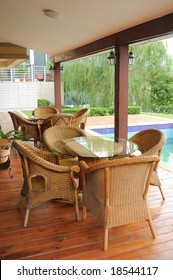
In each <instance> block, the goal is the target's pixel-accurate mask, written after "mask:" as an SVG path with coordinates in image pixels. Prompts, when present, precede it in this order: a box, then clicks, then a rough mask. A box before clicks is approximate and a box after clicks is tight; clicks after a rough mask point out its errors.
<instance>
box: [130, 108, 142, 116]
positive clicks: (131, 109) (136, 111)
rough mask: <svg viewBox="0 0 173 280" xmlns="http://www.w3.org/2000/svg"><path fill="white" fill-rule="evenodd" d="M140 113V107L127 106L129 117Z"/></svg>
mask: <svg viewBox="0 0 173 280" xmlns="http://www.w3.org/2000/svg"><path fill="white" fill-rule="evenodd" d="M140 113H141V107H140V106H128V114H129V115H135V114H140Z"/></svg>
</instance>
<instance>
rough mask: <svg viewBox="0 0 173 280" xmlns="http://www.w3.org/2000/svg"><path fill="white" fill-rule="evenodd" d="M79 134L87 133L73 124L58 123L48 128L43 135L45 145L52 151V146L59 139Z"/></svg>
mask: <svg viewBox="0 0 173 280" xmlns="http://www.w3.org/2000/svg"><path fill="white" fill-rule="evenodd" d="M79 136H86V133H85V132H84V131H83V130H82V129H79V128H76V127H73V126H71V125H58V126H52V127H50V128H48V129H46V130H45V131H44V132H43V135H42V142H43V144H44V146H45V147H46V148H47V149H48V150H49V151H51V146H52V144H54V143H55V142H56V141H58V140H65V139H70V138H74V137H79Z"/></svg>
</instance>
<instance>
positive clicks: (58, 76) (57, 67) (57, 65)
mask: <svg viewBox="0 0 173 280" xmlns="http://www.w3.org/2000/svg"><path fill="white" fill-rule="evenodd" d="M54 84H55V107H56V108H57V109H58V110H59V111H60V112H61V69H60V63H59V62H58V63H55V73H54Z"/></svg>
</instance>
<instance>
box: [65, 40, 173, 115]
mask: <svg viewBox="0 0 173 280" xmlns="http://www.w3.org/2000/svg"><path fill="white" fill-rule="evenodd" d="M133 52H134V54H135V57H136V59H135V63H134V64H133V65H129V92H128V96H129V106H140V107H141V109H142V111H144V112H151V111H153V112H158V111H160V110H161V109H160V106H161V105H162V106H166V105H167V106H169V104H171V103H172V101H173V100H172V94H173V90H172V86H173V85H172V84H173V81H172V79H171V78H170V76H172V73H173V59H172V57H170V56H169V55H168V54H167V49H166V45H165V44H164V43H163V42H162V41H157V42H150V43H146V44H141V45H136V46H134V47H133ZM107 56H108V53H104V54H100V55H96V56H92V57H89V58H83V59H80V60H76V61H72V62H66V63H64V72H63V74H62V82H63V83H62V84H63V86H64V97H65V105H74V106H75V107H77V106H78V107H80V106H82V105H84V104H89V105H90V107H102V108H104V109H105V108H108V107H109V108H110V107H113V106H114V67H112V66H110V65H109V63H108V61H107ZM162 101H163V104H162ZM103 112H104V110H102V112H101V113H103ZM105 113H106V114H107V111H106V112H105ZM93 114H94V110H93Z"/></svg>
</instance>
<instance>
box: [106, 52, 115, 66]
mask: <svg viewBox="0 0 173 280" xmlns="http://www.w3.org/2000/svg"><path fill="white" fill-rule="evenodd" d="M107 59H108V60H109V63H110V65H115V64H116V62H117V55H116V53H115V52H114V51H113V50H112V51H111V52H110V53H109V56H108V57H107Z"/></svg>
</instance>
